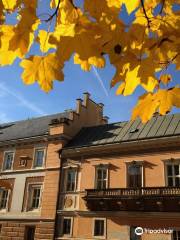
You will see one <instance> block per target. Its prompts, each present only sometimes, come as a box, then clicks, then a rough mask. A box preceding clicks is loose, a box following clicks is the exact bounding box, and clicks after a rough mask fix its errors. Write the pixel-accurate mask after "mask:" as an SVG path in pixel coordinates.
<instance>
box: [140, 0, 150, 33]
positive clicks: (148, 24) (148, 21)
mask: <svg viewBox="0 0 180 240" xmlns="http://www.w3.org/2000/svg"><path fill="white" fill-rule="evenodd" d="M141 6H142V8H143V12H144V16H145V18H146V20H147V26H148V28H150V22H151V21H150V19H149V17H148V15H147V13H146V9H145V7H144V2H143V0H141Z"/></svg>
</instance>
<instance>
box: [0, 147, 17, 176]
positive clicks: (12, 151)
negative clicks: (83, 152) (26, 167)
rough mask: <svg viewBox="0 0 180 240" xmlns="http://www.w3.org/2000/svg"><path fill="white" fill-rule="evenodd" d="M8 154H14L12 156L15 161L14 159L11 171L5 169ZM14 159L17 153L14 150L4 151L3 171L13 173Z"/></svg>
mask: <svg viewBox="0 0 180 240" xmlns="http://www.w3.org/2000/svg"><path fill="white" fill-rule="evenodd" d="M8 153H12V154H13V159H12V164H11V169H4V165H5V160H6V159H5V157H6V154H8ZM14 157H15V151H14V150H8V151H4V156H3V164H2V169H1V170H2V171H3V172H8V171H12V169H13V165H14Z"/></svg>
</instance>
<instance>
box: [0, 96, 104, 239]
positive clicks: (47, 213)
mask: <svg viewBox="0 0 180 240" xmlns="http://www.w3.org/2000/svg"><path fill="white" fill-rule="evenodd" d="M104 123H106V119H105V118H103V105H102V104H96V103H95V102H93V101H92V100H91V99H90V98H89V94H88V93H85V94H84V100H81V99H77V105H76V110H75V111H71V110H70V111H66V112H64V113H59V114H55V115H50V116H45V117H40V118H35V119H29V120H24V121H19V122H12V123H7V124H1V125H0V169H1V172H0V239H2V240H6V239H7V240H24V239H25V240H33V239H35V240H39V239H41V240H42V239H43V240H50V239H54V229H55V219H56V207H57V199H58V190H59V178H60V172H61V171H60V168H61V160H60V159H59V152H60V151H61V149H62V147H63V146H64V145H65V144H66V143H67V142H68V141H69V140H70V139H71V138H72V137H73V136H74V135H75V134H76V133H77V132H78V131H79V130H80V129H81V128H82V127H88V126H91V125H102V124H104Z"/></svg>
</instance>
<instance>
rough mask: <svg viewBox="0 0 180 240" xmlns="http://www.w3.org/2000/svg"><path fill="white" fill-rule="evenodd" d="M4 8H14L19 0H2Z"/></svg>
mask: <svg viewBox="0 0 180 240" xmlns="http://www.w3.org/2000/svg"><path fill="white" fill-rule="evenodd" d="M2 3H3V5H4V8H5V9H6V10H9V11H11V10H14V8H15V7H17V5H18V4H19V3H20V0H2Z"/></svg>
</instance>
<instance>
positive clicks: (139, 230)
mask: <svg viewBox="0 0 180 240" xmlns="http://www.w3.org/2000/svg"><path fill="white" fill-rule="evenodd" d="M172 232H173V229H165V228H164V229H160V228H159V229H149V228H144V229H143V228H142V227H137V228H135V234H136V235H138V236H140V235H142V234H143V233H152V234H160V233H164V234H171V233H172Z"/></svg>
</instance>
